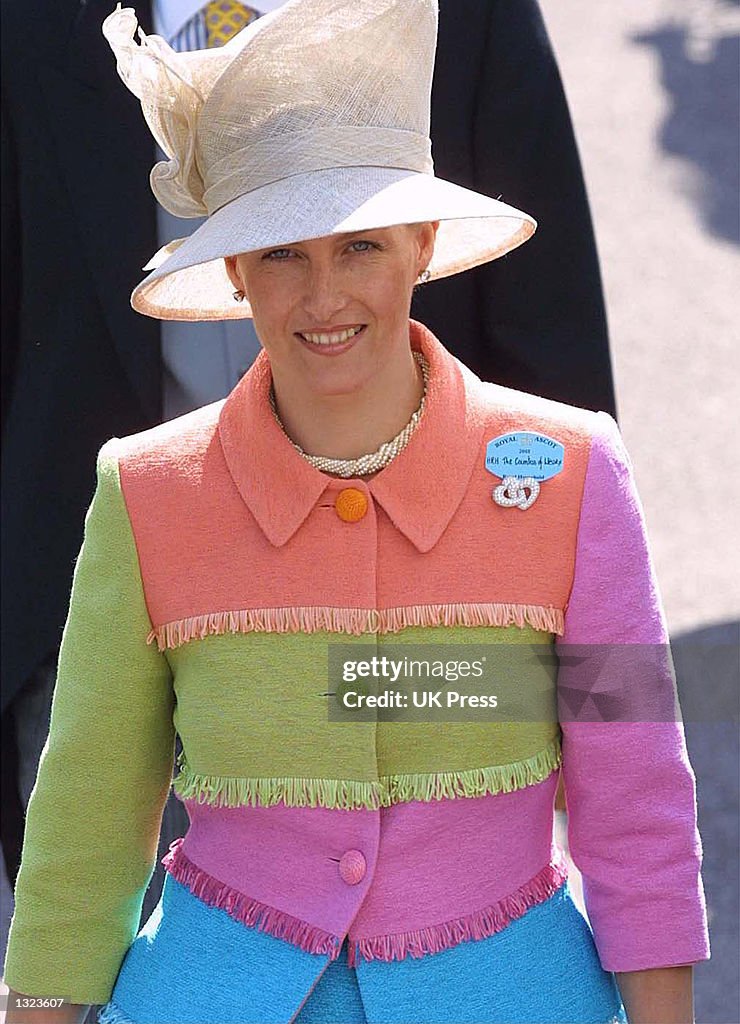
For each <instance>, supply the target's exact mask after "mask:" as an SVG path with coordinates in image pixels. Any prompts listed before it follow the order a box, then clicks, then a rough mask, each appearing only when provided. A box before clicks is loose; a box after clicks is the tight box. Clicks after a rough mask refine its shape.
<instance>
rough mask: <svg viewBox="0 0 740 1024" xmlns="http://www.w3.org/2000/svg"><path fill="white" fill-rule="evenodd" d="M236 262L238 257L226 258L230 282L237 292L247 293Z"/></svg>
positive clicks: (225, 262)
mask: <svg viewBox="0 0 740 1024" xmlns="http://www.w3.org/2000/svg"><path fill="white" fill-rule="evenodd" d="M236 261H237V257H236V256H224V264H225V266H226V273H227V274H228V275H229V280H230V281H231V283H232V284H233V286H234V288H235V289H236V290H237V291H245V288H244V282H243V281H242V279H241V274H240V273H239V267H238V265H237V262H236Z"/></svg>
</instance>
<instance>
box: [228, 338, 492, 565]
mask: <svg viewBox="0 0 740 1024" xmlns="http://www.w3.org/2000/svg"><path fill="white" fill-rule="evenodd" d="M409 328H410V340H411V345H412V347H413V348H421V350H422V351H423V352H424V354H425V355H426V357H427V359H428V361H429V370H430V373H429V389H428V392H427V400H426V405H425V408H424V413H423V415H422V418H421V420H420V422H419V425H418V426H417V428H416V430H415V432H414V434H413V436H412V438H411V440H410V441H409V444H408V445H407V447H406V448H404V450H403V451H402V452H401V453H400V455H397V456H396V458H395V459H394V460H393V462H391V463H390V465H389V466H387V467H386V468H385V469H383V470H382V471H381V472H380V473H378V474H377V476H375V477H373V478H372V479H371V480H369V481H368V483H367V487H368V489H369V491H370V493H371V494H372V496H373V497H374V498H375V499H376V500H377V501H378V503H379V504H380V505H382V507H383V509H384V510H385V512H386V513H387V515H388V517H389V518H390V519H391V521H392V522H393V524H394V525H395V526H396V528H397V529H399V530H400V531H401V532H402V533H403V534H404V535H405V536H406V537H407V538H408V539H409V540H410V541H411V543H412V544H414V546H415V547H416V548H417V549H418V550H419V551H422V552H424V551H429V550H430V549H431V548H432V547H433V546H434V545H435V544H436V543H437V541H438V540H439V538H440V537H441V536H442V533H443V532H444V530H445V528H446V527H447V524H448V523H449V521H450V519H451V518H452V516H453V515H454V514H455V511H456V509H457V508H458V506H459V505H460V502H461V501H462V499H463V496H464V495H465V491H466V489H467V486H468V483H469V481H470V477H471V474H472V472H473V467H474V465H475V460H476V458H477V457H478V456H479V453H480V451H481V439H482V434H483V426H484V424H483V419H482V417H481V415H480V413H479V405H478V403H477V402H476V400H475V395H476V386H478V385H480V381H479V380H478V378H477V377H475V375H474V374H472V373H471V371H469V370H468V369H467V367H465V366H463V365H462V364H461V363H460V362H459V361H458V360H457V359H456V358H455V357H454V356H453V355H452V354H451V353H450V352H448V351H447V350H446V349H445V348H444V346H443V345H442V344H441V342H439V341H438V340H437V338H435V336H434V335H433V334H432V333H431V332H430V331H429V330H427V328H426V327H424V326H423V325H422V324H420V323H417V322H416V321H414V320H411V321H410V325H409ZM270 381H271V374H270V362H269V358H268V356H267V353H266V352H265V350H264V349H262V351H261V352H260V353H259V355H258V356H257V359H256V360H255V362H254V363H253V364H252V366H251V367H250V369H249V370H248V372H247V373H246V374H245V375H244V377H242V379H241V380H240V382H239V383H238V384H237V386H236V387H235V388H234V390H233V391H232V392H231V394H230V395H229V397H228V398H227V399H226V401H225V402H224V404H223V407H222V409H221V412H220V415H219V424H218V432H219V438H220V441H221V446H222V448H223V452H224V457H225V459H226V464H227V466H228V469H229V473H230V475H231V477H232V479H233V480H234V483H235V485H236V487H237V489H238V491H239V493H240V495H241V497H242V499H243V501H244V502H245V504H246V505H247V506H248V507H249V509H250V511H251V512H252V514H253V515H254V517H255V519H256V520H257V522H258V523H259V525H260V527H261V529H262V531H263V533H264V534H265V536H266V537H267V538H268V540H269V541H270V542H271V543H272V544H274V545H275V546H280V545H282V544H285V543H286V542H287V541H288V540H290V538H291V537H292V536H293V534H294V533H295V532H296V530H298V528H299V527H300V526H301V524H302V523H303V522H304V521H305V519H306V517H307V516H308V515H309V513H310V512H311V510H312V509H313V507H314V505H315V504H316V502H317V501H318V499H319V498H320V497H321V495H322V494H323V492H324V491H325V490H326V488H327V486H328V485H329V484H330V482H331V481H332V480H333V479H334V478H333V477H331V476H328V475H326V474H324V473H321V472H320V471H319V470H317V469H314V467H313V466H311V465H310V463H308V462H306V460H305V459H304V458H302V456H301V455H300V454H299V453H298V452H297V451H296V450H295V448H294V447H293V446H292V444H291V443H290V441H289V440H288V438H287V437H286V436H285V434H284V433H283V432H282V430H281V429H280V427H279V426H278V424H277V423H276V421H275V418H274V416H273V415H272V410H271V408H270V405H269V400H268V392H269V387H270ZM351 485H352V481H351V480H347V486H351Z"/></svg>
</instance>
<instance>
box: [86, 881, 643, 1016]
mask: <svg viewBox="0 0 740 1024" xmlns="http://www.w3.org/2000/svg"><path fill="white" fill-rule="evenodd" d="M315 965H316V956H315V955H314V954H311V953H306V952H304V951H303V950H300V949H298V948H297V947H294V946H291V945H290V944H288V943H286V942H284V941H282V940H280V939H277V938H275V937H273V936H271V935H268V934H266V933H264V932H261V931H258V930H257V929H254V928H248V927H245V926H244V925H243V924H242V923H241V922H239V921H236V920H234V919H233V918H231V917H229V915H228V914H226V912H225V911H223V910H220V909H218V908H214V907H209V906H206V905H205V904H204V903H203V902H202V901H200V900H199V899H197V898H196V897H195V896H194V895H193V894H192V893H191V892H190V891H189V890H188V889H187V888H186V887H185V886H184V885H182V884H181V883H179V882H178V881H176V880H175V879H174V878H173V877H172V876H171V875H166V877H165V884H164V888H163V891H162V898H161V900H160V903H159V905H158V907H157V908H156V909H155V910H154V911H153V912H152V915H151V917H150V919H149V921H148V922H147V924H146V925H145V926H144V927H143V928H142V929H141V931H140V933H139V935H138V936H137V938H136V939H135V940H134V942H133V943H132V945H131V947H130V948H129V951H128V952H127V954H126V957H125V958H124V962H123V964H122V966H121V970H120V972H119V975H118V978H117V980H116V984H115V987H114V990H113V994H112V996H111V1000H110V1002H109V1003H107V1004H106V1006H104V1007H103V1008H102V1009H101V1011H100V1014H99V1016H98V1020H99V1021H100V1024H194V1022H197V1024H223V1022H224V1021H230V1022H250V1024H254V1022H255V1021H259V1022H260V1024H270V1022H273V1024H287V1021H288V1020H289V1019H292V1020H293V1022H294V1024H420V1022H423V1024H627V1017H626V1014H625V1012H624V1008H623V1006H622V1002H621V999H620V996H619V990H618V988H617V984H616V978H615V976H614V974H613V973H611V972H608V971H605V970H604V969H603V968H602V966H601V963H600V961H599V958H598V954H597V951H596V946H595V944H594V940H593V934H592V932H591V928H590V926H589V924H588V922H587V921H586V919H585V918H584V917H583V915H582V914H581V912H580V911H579V909H578V907H577V906H576V904H575V902H574V901H573V898H572V895H571V891H570V888H569V885H568V882H567V880H566V881H565V882H564V883H563V884H562V885H561V886H560V888H559V889H558V890H557V891H556V892H555V893H554V894H553V895H552V896H551V897H550V898H549V899H547V900H545V901H544V902H542V903H539V904H537V905H536V906H534V907H532V908H530V909H529V910H527V912H526V913H525V914H523V915H522V916H521V917H520V918H517V919H516V920H515V921H512V923H511V924H509V925H508V926H507V927H506V928H504V929H503V930H502V931H500V932H496V933H495V934H494V935H491V936H489V937H488V938H485V939H478V940H474V941H469V942H461V943H460V944H459V945H457V946H455V947H453V948H452V949H447V950H443V951H442V952H439V953H434V954H431V955H428V956H423V957H419V958H414V957H407V958H406V959H404V960H400V961H399V960H396V961H384V960H372V961H366V960H360V961H359V962H358V963H357V966H356V967H355V968H351V967H350V966H349V965H348V963H347V945H346V941H345V943H344V945H343V946H342V950H341V952H340V955H339V957H338V958H337V959H336V960H333V961H330V962H329V963H328V964H327V966H326V967H325V969H324V970H323V972H322V973H321V975H320V976H319V978H318V981H316V982H315V984H314V979H315V978H316V966H315ZM311 985H313V988H311ZM306 992H308V993H309V994H308V996H307V997H306V998H305V1001H304V1002H303V1004H302V1005H301V999H302V998H303V997H304V995H305V993H306ZM298 1006H300V1010H298V1013H297V1014H296V1016H295V1017H293V1018H291V1013H295V1008H296V1007H298Z"/></svg>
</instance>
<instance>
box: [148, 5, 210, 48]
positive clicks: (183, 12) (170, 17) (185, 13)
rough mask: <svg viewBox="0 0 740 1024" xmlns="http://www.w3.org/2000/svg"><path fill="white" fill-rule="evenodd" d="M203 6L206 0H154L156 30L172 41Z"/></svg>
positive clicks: (153, 14)
mask: <svg viewBox="0 0 740 1024" xmlns="http://www.w3.org/2000/svg"><path fill="white" fill-rule="evenodd" d="M202 7H205V0H154V3H153V4H152V18H153V20H154V31H155V32H156V33H157V35H158V36H162V38H163V39H166V40H167V42H168V43H170V42H172V40H173V39H174V38H175V36H176V35H177V34H178V32H180V31H181V30H182V29H183V28H185V26H186V25H187V23H188V22H189V21H190V19H191V18H194V17H195V15H196V14H197V13H198V11H200V9H201V8H202Z"/></svg>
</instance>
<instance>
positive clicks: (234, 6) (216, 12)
mask: <svg viewBox="0 0 740 1024" xmlns="http://www.w3.org/2000/svg"><path fill="white" fill-rule="evenodd" d="M256 17H257V12H256V11H253V10H252V8H251V7H246V6H245V5H244V4H240V3H238V2H237V0H212V2H210V3H207V4H206V6H205V20H206V31H207V33H208V46H209V47H210V46H223V45H224V43H228V41H229V40H230V39H231V38H232V36H235V35H236V34H237V32H241V30H242V29H243V28H245V26H247V25H248V24H249V23H250V21H254V19H255V18H256Z"/></svg>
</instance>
